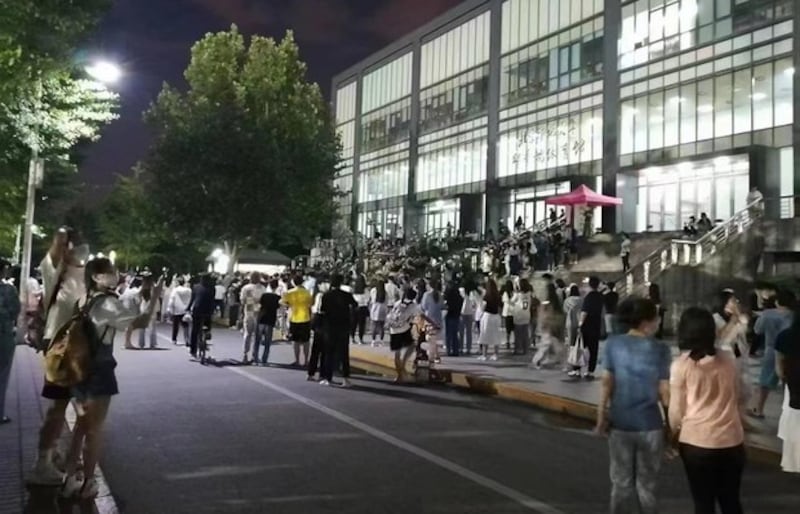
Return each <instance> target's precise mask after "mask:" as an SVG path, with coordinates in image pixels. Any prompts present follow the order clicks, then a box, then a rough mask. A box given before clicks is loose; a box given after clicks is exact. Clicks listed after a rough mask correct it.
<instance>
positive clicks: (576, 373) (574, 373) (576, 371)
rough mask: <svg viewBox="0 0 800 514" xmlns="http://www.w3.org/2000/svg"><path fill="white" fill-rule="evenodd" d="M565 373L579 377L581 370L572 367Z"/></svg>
mask: <svg viewBox="0 0 800 514" xmlns="http://www.w3.org/2000/svg"><path fill="white" fill-rule="evenodd" d="M567 375H568V376H570V377H580V376H581V372H580V371H578V370H575V369H573V370H572V371H570V372H569V373H567Z"/></svg>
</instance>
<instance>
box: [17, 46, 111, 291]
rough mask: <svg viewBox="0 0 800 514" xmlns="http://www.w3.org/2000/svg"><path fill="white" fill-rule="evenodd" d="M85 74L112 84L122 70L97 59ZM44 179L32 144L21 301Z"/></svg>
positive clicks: (23, 242)
mask: <svg viewBox="0 0 800 514" xmlns="http://www.w3.org/2000/svg"><path fill="white" fill-rule="evenodd" d="M84 71H86V74H87V75H89V76H90V77H91V78H92V79H94V80H96V81H98V82H100V83H103V84H113V83H116V82H117V81H119V79H120V77H122V71H121V70H120V69H119V67H118V66H116V65H115V64H113V63H111V62H109V61H97V62H95V63H94V64H92V65H90V66H87V67H86V68H84ZM37 94H38V96H39V100H41V96H42V84H41V82H39V83H38V84H37ZM43 180H44V159H42V158H41V157H39V148H38V146H37V145H33V147H32V148H31V160H30V165H29V167H28V194H27V201H26V203H25V225H24V226H23V234H22V259H21V260H20V281H19V295H20V298H21V299H22V300H23V301H26V300H27V297H28V296H27V295H28V277H29V276H30V273H31V271H30V270H31V252H32V249H33V232H34V224H33V215H34V208H35V206H36V190H37V189H39V188H40V187H42V181H43Z"/></svg>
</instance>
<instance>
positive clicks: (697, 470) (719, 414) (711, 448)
mask: <svg viewBox="0 0 800 514" xmlns="http://www.w3.org/2000/svg"><path fill="white" fill-rule="evenodd" d="M716 336H717V332H716V326H715V323H714V318H713V316H712V315H711V313H710V312H709V311H707V310H705V309H701V308H699V307H692V308H689V309H687V310H686V311H684V313H683V315H682V316H681V320H680V323H679V324H678V347H679V348H680V349H681V351H682V353H681V355H680V356H679V357H677V358H676V359H675V361H674V362H673V363H672V369H671V371H670V405H669V424H670V427H671V428H672V431H673V435H674V439H676V440H677V442H678V449H679V451H680V455H681V459H682V460H683V465H684V468H685V469H686V476H687V478H688V480H689V488H690V490H691V492H692V498H693V499H694V505H695V512H696V513H700V514H705V513H713V512H715V504H717V503H719V505H720V508H721V511H722V514H740V513H741V512H742V503H741V497H740V488H741V482H742V472H743V471H744V465H745V450H744V427H743V425H742V414H743V412H744V410H743V409H744V408H743V405H744V402H745V400H746V396H745V394H744V392H745V385H744V384H742V383H741V379H740V376H741V375H740V374H739V373H738V371H737V367H736V359H735V357H734V356H733V354H731V353H730V352H726V351H722V350H720V349H718V348H717V347H716V346H715V344H714V342H715V340H716V338H717V337H716Z"/></svg>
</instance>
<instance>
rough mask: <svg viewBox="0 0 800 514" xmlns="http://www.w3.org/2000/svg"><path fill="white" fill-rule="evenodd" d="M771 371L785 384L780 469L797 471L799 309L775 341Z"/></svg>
mask: <svg viewBox="0 0 800 514" xmlns="http://www.w3.org/2000/svg"><path fill="white" fill-rule="evenodd" d="M775 371H776V373H777V374H778V378H780V380H781V382H783V383H784V384H786V386H785V391H786V392H785V397H784V400H783V411H782V412H781V419H780V422H779V423H778V437H779V438H780V439H781V441H783V455H782V458H781V468H782V469H783V471H785V472H787V473H800V312H798V311H797V310H795V316H794V321H793V322H792V326H791V327H790V328H788V329H787V330H784V331H783V332H781V333H780V334H778V338H777V340H776V341H775Z"/></svg>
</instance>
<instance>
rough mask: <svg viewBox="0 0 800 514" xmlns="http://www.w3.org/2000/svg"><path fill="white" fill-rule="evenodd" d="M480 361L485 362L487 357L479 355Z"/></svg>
mask: <svg viewBox="0 0 800 514" xmlns="http://www.w3.org/2000/svg"><path fill="white" fill-rule="evenodd" d="M478 360H479V361H485V360H486V356H485V355H478Z"/></svg>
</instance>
